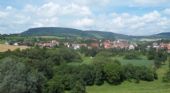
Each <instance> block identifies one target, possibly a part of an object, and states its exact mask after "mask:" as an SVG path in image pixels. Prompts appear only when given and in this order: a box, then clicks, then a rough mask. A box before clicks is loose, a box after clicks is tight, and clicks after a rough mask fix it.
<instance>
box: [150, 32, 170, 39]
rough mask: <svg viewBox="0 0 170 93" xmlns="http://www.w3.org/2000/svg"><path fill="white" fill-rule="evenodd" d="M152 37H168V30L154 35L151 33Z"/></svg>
mask: <svg viewBox="0 0 170 93" xmlns="http://www.w3.org/2000/svg"><path fill="white" fill-rule="evenodd" d="M152 37H155V38H164V39H170V32H164V33H159V34H156V35H152Z"/></svg>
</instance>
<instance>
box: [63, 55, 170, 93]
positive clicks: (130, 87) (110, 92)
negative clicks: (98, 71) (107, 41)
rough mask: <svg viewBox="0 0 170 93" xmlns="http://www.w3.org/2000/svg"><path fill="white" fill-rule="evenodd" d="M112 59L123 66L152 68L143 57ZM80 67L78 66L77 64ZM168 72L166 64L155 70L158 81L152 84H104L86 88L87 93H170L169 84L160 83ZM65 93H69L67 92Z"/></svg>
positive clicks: (87, 58) (150, 62)
mask: <svg viewBox="0 0 170 93" xmlns="http://www.w3.org/2000/svg"><path fill="white" fill-rule="evenodd" d="M83 59H84V61H83V63H82V64H90V63H91V62H92V58H90V57H83ZM113 59H118V60H120V62H121V63H122V64H123V65H124V64H129V63H131V64H134V65H138V66H140V65H145V66H149V67H151V66H153V61H150V60H147V58H145V57H143V58H142V59H140V60H127V59H123V58H122V57H113ZM79 65H80V64H79ZM167 70H168V63H166V64H165V65H163V66H162V67H161V68H160V69H158V70H157V74H158V80H155V81H153V82H146V81H140V83H139V84H136V83H133V82H129V81H125V82H123V83H122V84H120V85H117V86H114V85H109V84H107V83H105V84H104V85H102V86H88V87H87V93H170V84H166V83H163V82H162V77H163V75H164V74H165V73H166V71H167ZM66 93H69V92H68V91H67V92H66Z"/></svg>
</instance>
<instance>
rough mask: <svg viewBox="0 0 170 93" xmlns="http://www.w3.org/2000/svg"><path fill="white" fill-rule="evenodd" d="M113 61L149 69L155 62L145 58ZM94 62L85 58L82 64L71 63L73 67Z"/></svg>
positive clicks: (117, 58) (120, 58)
mask: <svg viewBox="0 0 170 93" xmlns="http://www.w3.org/2000/svg"><path fill="white" fill-rule="evenodd" d="M112 59H116V60H119V61H120V62H121V64H122V65H126V64H133V65H136V66H147V67H152V66H153V61H152V60H147V58H145V57H143V58H142V59H132V60H127V59H123V58H122V57H112ZM92 61H93V58H92V57H83V62H82V63H71V64H73V65H80V64H91V63H92Z"/></svg>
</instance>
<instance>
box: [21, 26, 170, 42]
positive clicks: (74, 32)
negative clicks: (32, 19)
mask: <svg viewBox="0 0 170 93" xmlns="http://www.w3.org/2000/svg"><path fill="white" fill-rule="evenodd" d="M20 35H22V36H56V37H65V38H97V39H128V40H129V39H130V40H139V39H170V32H166V33H160V34H155V35H150V36H129V35H123V34H117V33H112V32H107V31H94V30H87V31H84V30H79V29H73V28H62V27H40V28H31V29H28V30H27V31H25V32H23V33H21V34H20Z"/></svg>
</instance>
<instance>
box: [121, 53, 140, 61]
mask: <svg viewBox="0 0 170 93" xmlns="http://www.w3.org/2000/svg"><path fill="white" fill-rule="evenodd" d="M124 59H129V60H131V59H140V57H139V55H138V54H135V53H128V54H126V55H125V56H124Z"/></svg>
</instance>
